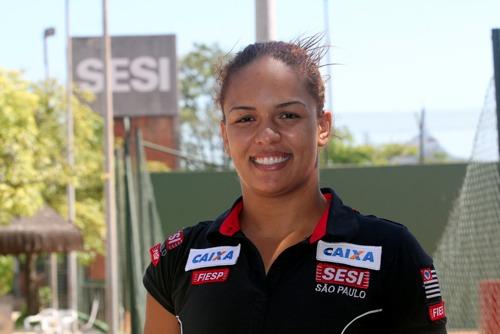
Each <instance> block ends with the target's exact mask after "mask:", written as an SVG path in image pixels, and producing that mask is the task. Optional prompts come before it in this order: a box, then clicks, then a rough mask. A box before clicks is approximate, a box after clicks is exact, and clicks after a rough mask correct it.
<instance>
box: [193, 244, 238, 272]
mask: <svg viewBox="0 0 500 334" xmlns="http://www.w3.org/2000/svg"><path fill="white" fill-rule="evenodd" d="M240 249H241V245H238V246H220V247H211V248H203V249H191V250H189V257H188V259H187V262H186V267H185V270H186V271H189V270H193V269H198V268H207V267H217V266H230V265H234V264H236V261H237V260H238V257H239V256H240Z"/></svg>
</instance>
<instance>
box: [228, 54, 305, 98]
mask: <svg viewBox="0 0 500 334" xmlns="http://www.w3.org/2000/svg"><path fill="white" fill-rule="evenodd" d="M304 94H307V95H309V94H308V92H307V90H306V86H305V78H304V76H303V75H301V74H300V73H299V71H297V70H296V69H294V68H292V67H290V66H289V65H287V64H285V63H283V62H282V61H280V60H277V59H274V58H271V57H262V58H259V59H257V60H255V61H253V62H251V63H249V64H248V65H246V66H245V67H243V68H241V69H240V70H239V71H238V72H235V73H234V74H233V75H232V76H231V78H230V81H229V85H228V87H227V93H226V102H227V103H231V100H233V99H241V98H244V97H248V98H250V97H252V98H257V97H259V96H262V95H266V96H269V95H275V96H283V97H285V96H287V95H289V97H292V96H297V95H298V96H300V95H304Z"/></svg>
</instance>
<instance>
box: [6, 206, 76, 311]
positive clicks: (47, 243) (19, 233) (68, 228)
mask: <svg viewBox="0 0 500 334" xmlns="http://www.w3.org/2000/svg"><path fill="white" fill-rule="evenodd" d="M82 247H83V238H82V234H81V232H80V230H79V229H78V228H77V227H75V226H74V225H72V224H70V223H69V222H68V221H66V220H65V219H63V218H62V217H61V216H60V215H58V214H57V213H56V212H55V211H54V210H53V209H51V208H42V209H40V210H39V211H38V212H37V213H36V214H35V215H34V216H32V217H21V218H17V219H15V220H13V221H12V223H11V224H9V225H5V226H0V255H9V254H11V255H12V254H13V255H19V254H26V266H25V268H26V292H27V293H26V299H27V305H28V313H29V314H34V313H37V312H38V293H37V291H36V285H35V284H34V281H35V280H36V270H35V258H36V256H37V254H40V253H60V252H68V251H72V250H80V249H82Z"/></svg>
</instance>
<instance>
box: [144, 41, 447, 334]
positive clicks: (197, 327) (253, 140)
mask: <svg viewBox="0 0 500 334" xmlns="http://www.w3.org/2000/svg"><path fill="white" fill-rule="evenodd" d="M318 43H319V41H318V39H317V38H311V39H307V40H305V41H301V42H297V43H284V42H267V43H256V44H252V45H249V46H247V47H246V48H245V49H244V50H243V51H241V52H239V53H238V54H237V55H236V56H235V57H234V58H233V59H232V60H231V61H230V62H229V63H228V64H227V65H226V66H225V67H224V68H223V69H222V70H221V72H220V78H219V83H220V91H219V94H218V99H217V100H218V102H219V105H220V107H221V110H222V112H223V117H222V121H221V124H220V131H221V135H222V138H223V141H224V147H225V151H226V153H227V154H228V155H229V156H230V157H231V159H232V160H233V163H234V166H235V169H236V171H237V173H238V176H239V180H240V184H241V193H242V196H241V198H239V199H237V200H236V202H235V203H234V204H233V206H232V207H231V208H230V209H229V210H228V211H226V212H225V213H223V214H222V215H221V216H219V217H217V218H216V219H215V220H214V221H209V222H202V223H199V224H198V225H195V226H193V227H188V228H185V229H183V230H181V231H178V232H177V233H175V234H174V235H172V236H170V237H168V238H167V240H166V241H165V242H164V243H162V244H158V245H156V246H154V247H153V248H151V265H150V266H149V267H148V269H147V271H146V273H145V275H144V285H145V287H146V289H147V290H148V302H147V311H146V325H145V333H169V334H170V333H176V334H177V333H183V334H190V333H217V334H221V333H259V334H262V333H273V334H277V333H283V334H284V333H286V334H291V333H320V334H322V333H325V334H326V333H379V332H380V333H382V332H383V333H446V329H445V323H446V317H445V314H444V304H443V301H442V300H441V295H440V291H439V283H438V280H437V275H436V272H435V270H434V268H433V265H432V259H431V258H430V257H429V256H428V255H427V254H425V252H424V251H423V250H422V248H421V247H420V245H419V244H418V242H417V241H416V240H415V239H414V237H413V236H412V235H411V234H410V233H409V231H408V230H407V229H406V228H405V227H404V226H402V225H400V224H397V223H394V222H390V221H387V220H384V219H380V218H377V217H374V216H364V215H361V214H360V213H358V212H356V211H355V210H353V209H351V208H349V207H348V206H346V205H344V204H343V203H342V201H341V200H340V198H339V197H338V196H337V194H335V193H334V191H333V190H332V189H328V188H327V189H320V188H319V173H318V154H319V150H320V149H321V148H322V147H323V146H325V145H326V144H327V143H328V140H329V137H330V129H331V123H332V116H331V114H330V113H327V112H325V111H324V110H323V104H324V84H323V81H322V79H321V75H320V73H319V68H318V67H319V66H318V64H319V60H320V58H321V54H322V50H323V49H322V48H321V47H319V46H318ZM353 186H354V185H353Z"/></svg>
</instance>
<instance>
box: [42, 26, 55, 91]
mask: <svg viewBox="0 0 500 334" xmlns="http://www.w3.org/2000/svg"><path fill="white" fill-rule="evenodd" d="M55 33H56V30H55V29H54V28H52V27H50V28H46V29H45V30H44V31H43V66H44V68H45V81H48V80H49V56H48V50H47V38H48V37H50V36H54V35H55Z"/></svg>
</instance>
